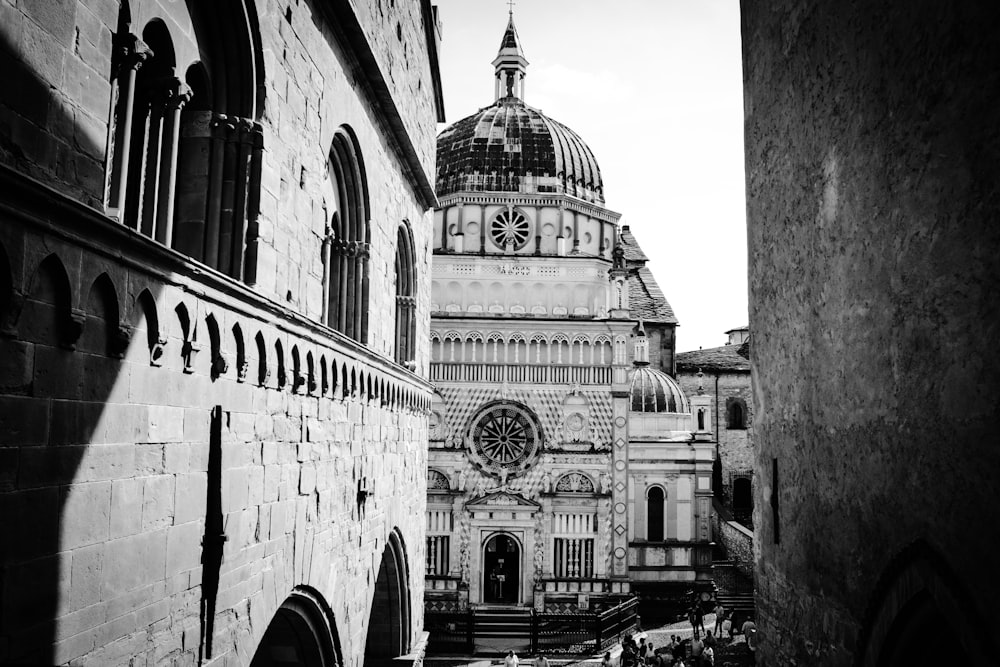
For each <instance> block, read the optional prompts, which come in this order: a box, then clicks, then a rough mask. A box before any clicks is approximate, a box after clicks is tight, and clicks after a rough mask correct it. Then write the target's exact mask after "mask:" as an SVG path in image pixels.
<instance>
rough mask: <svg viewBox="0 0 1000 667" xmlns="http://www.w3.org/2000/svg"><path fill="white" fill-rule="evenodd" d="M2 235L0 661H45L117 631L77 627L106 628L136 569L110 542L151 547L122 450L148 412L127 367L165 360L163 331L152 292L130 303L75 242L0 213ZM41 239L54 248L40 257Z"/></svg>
mask: <svg viewBox="0 0 1000 667" xmlns="http://www.w3.org/2000/svg"><path fill="white" fill-rule="evenodd" d="M0 215H2V218H7V217H8V214H7V212H4V213H2V214H0ZM0 229H2V231H0V274H2V276H0V289H2V290H3V293H2V294H0V307H2V311H0V321H2V323H3V324H2V331H0V360H2V361H0V369H2V373H0V404H2V405H3V409H0V461H2V466H0V468H2V471H3V472H2V473H0V517H2V524H3V526H4V531H5V539H4V540H3V546H2V551H0V564H2V576H3V579H2V586H3V589H2V591H3V596H2V597H3V606H2V608H0V639H2V640H3V641H2V643H3V644H4V645H5V650H6V653H7V655H0V658H3V659H5V660H6V659H9V660H11V661H18V660H21V661H30V662H32V663H38V664H50V663H55V662H61V661H62V660H61V658H60V654H59V652H58V650H57V649H58V647H57V644H58V642H59V641H60V640H63V639H67V638H70V637H73V638H74V640H75V646H74V648H73V650H72V654H73V655H79V654H81V653H85V652H87V651H88V650H91V649H92V648H94V647H96V646H100V645H101V644H102V643H103V642H104V641H105V640H110V639H113V638H110V637H108V638H104V637H101V636H99V635H98V634H97V633H89V634H87V633H74V632H73V627H72V626H73V624H74V623H84V624H90V623H95V622H96V623H100V622H103V620H104V619H105V618H106V616H107V615H108V614H110V613H112V612H111V611H110V610H109V609H108V608H107V607H106V606H102V605H101V604H100V603H101V602H102V601H103V600H107V599H110V598H114V597H117V595H116V592H118V591H121V592H124V591H125V590H127V589H128V588H129V582H130V580H131V578H132V577H135V576H137V575H136V573H134V572H131V571H127V569H128V568H127V566H128V563H129V562H130V561H129V559H127V558H122V557H121V556H122V553H123V551H124V547H125V545H124V544H119V545H117V547H118V548H114V549H108V548H106V545H107V544H113V542H112V541H113V540H115V539H116V538H121V539H122V540H128V541H130V542H134V544H130V545H129V548H134V549H138V550H140V552H143V555H152V554H150V553H145V552H147V551H151V550H153V549H156V548H157V545H156V544H155V542H154V540H152V539H149V537H148V535H149V534H148V533H145V534H144V533H141V532H140V530H141V528H142V527H143V526H142V524H143V523H145V522H146V521H147V520H148V521H150V522H153V523H155V520H154V518H153V517H152V515H151V514H150V515H149V516H147V509H148V508H146V507H145V506H144V505H143V503H142V499H143V496H142V482H141V481H138V480H137V479H136V477H137V476H138V475H140V474H141V473H142V470H141V469H142V468H143V467H144V466H145V465H146V463H145V462H144V461H143V460H142V456H141V454H140V452H139V451H138V450H139V448H138V447H135V446H134V445H133V444H131V443H135V442H138V441H141V440H142V439H143V438H142V437H141V436H140V435H139V432H140V431H141V430H143V429H145V428H146V426H147V424H148V422H149V417H148V414H147V408H146V407H145V406H134V405H126V404H125V402H126V401H127V394H128V391H129V386H128V384H129V383H128V382H127V379H128V371H129V367H130V366H131V365H133V364H141V363H145V365H147V366H149V365H150V363H152V360H153V359H155V358H156V357H158V355H160V354H162V344H161V342H160V341H161V338H160V335H161V334H160V333H159V331H158V325H157V318H156V313H155V306H153V305H152V304H155V301H156V297H155V296H154V295H153V293H151V292H150V291H148V290H144V291H142V292H141V294H140V295H139V297H138V298H137V299H135V301H134V302H132V303H127V304H126V301H127V299H124V298H122V295H123V292H122V290H120V289H119V288H116V285H115V280H113V279H112V277H111V274H109V272H107V271H103V270H101V269H102V267H98V266H87V265H86V264H85V263H83V262H82V261H81V252H80V251H79V250H76V249H73V248H70V247H61V248H60V247H58V245H59V244H58V243H56V242H54V241H53V240H52V239H44V240H41V242H39V241H38V240H37V239H35V238H31V237H29V236H27V235H22V234H20V233H19V232H20V230H19V229H18V227H16V226H13V225H11V224H10V222H9V220H3V221H2V224H0ZM44 246H49V247H53V246H55V248H54V249H55V252H53V253H52V254H49V255H47V256H45V257H39V255H40V254H41V252H40V251H41V248H42V247H44ZM8 249H11V250H8ZM108 269H109V271H111V272H112V273H117V274H118V275H116V276H115V277H116V278H118V279H119V280H121V279H122V278H124V277H125V276H124V271H120V270H119V271H117V272H116V271H114V269H112V268H111V267H108ZM94 273H97V275H96V276H94V275H93V274H94ZM120 284H121V283H120ZM117 443H130V444H117ZM158 454H159V455H160V456H161V457H162V447H161V448H160V451H159V452H158ZM150 474H151V473H150ZM150 527H152V526H150ZM95 615H96V616H97V618H96V619H95V618H94V616H95ZM85 616H90V617H91V618H84V617H85ZM55 619H59V620H58V621H56V620H55ZM84 627H88V626H87V625H84ZM81 634H83V635H84V636H81Z"/></svg>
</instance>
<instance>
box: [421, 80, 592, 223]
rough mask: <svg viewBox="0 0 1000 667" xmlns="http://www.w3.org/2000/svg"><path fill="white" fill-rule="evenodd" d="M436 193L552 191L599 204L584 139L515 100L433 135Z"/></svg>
mask: <svg viewBox="0 0 1000 667" xmlns="http://www.w3.org/2000/svg"><path fill="white" fill-rule="evenodd" d="M437 165H438V167H437V184H436V187H437V194H438V197H442V196H444V195H447V194H450V193H452V192H462V191H467V192H469V191H471V192H554V193H564V194H568V195H572V196H574V197H579V198H580V199H585V200H587V201H592V202H597V203H599V204H603V203H604V185H603V183H602V182H601V170H600V169H599V168H598V166H597V160H596V159H595V158H594V154H593V152H591V150H590V148H589V147H588V146H587V144H585V143H584V142H583V139H581V138H580V136H579V135H578V134H577V133H576V132H574V131H573V130H571V129H569V128H568V127H566V126H565V125H563V124H562V123H559V122H557V121H554V120H552V119H551V118H549V117H548V116H546V115H545V114H543V113H542V112H541V111H539V110H538V109H534V108H532V107H529V106H528V105H526V104H525V103H524V102H522V101H521V100H519V99H518V98H516V97H502V98H500V99H499V100H497V101H496V102H495V103H494V104H493V105H491V106H488V107H486V108H484V109H480V110H479V111H478V112H476V113H474V114H472V115H471V116H468V117H467V118H463V119H462V120H460V121H458V122H457V123H455V124H454V125H452V126H451V127H449V128H447V129H446V130H444V132H442V133H441V134H440V135H439V136H438V143H437Z"/></svg>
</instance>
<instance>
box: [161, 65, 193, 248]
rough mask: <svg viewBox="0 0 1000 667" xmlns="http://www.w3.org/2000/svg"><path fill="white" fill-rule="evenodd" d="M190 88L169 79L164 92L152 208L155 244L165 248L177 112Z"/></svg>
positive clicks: (170, 228) (173, 191) (173, 189)
mask: <svg viewBox="0 0 1000 667" xmlns="http://www.w3.org/2000/svg"><path fill="white" fill-rule="evenodd" d="M191 94H192V93H191V87H190V86H188V85H187V84H186V83H184V82H183V81H181V80H180V79H177V78H175V79H172V80H171V81H170V82H169V83H168V84H167V88H166V90H165V91H164V110H163V111H164V113H163V116H164V119H165V120H167V129H166V131H165V132H164V139H165V141H164V143H163V158H162V161H161V166H160V183H159V187H158V190H159V196H160V197H161V201H160V202H159V203H158V204H157V207H156V240H157V241H159V242H160V243H162V244H163V245H165V246H171V245H173V238H174V205H175V199H176V196H177V153H178V142H179V141H180V136H181V111H182V110H183V109H184V105H185V104H186V103H187V102H188V101H190V99H191Z"/></svg>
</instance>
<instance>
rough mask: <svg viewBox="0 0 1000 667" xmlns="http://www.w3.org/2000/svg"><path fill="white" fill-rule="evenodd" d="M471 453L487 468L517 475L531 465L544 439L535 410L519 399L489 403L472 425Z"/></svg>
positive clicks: (470, 436)
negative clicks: (515, 401) (522, 403)
mask: <svg viewBox="0 0 1000 667" xmlns="http://www.w3.org/2000/svg"><path fill="white" fill-rule="evenodd" d="M468 435H469V453H470V455H471V456H472V458H473V460H474V461H475V462H476V463H477V464H478V465H479V466H480V467H481V468H483V469H484V470H486V471H487V472H489V473H491V474H495V475H499V474H501V471H506V474H511V475H516V474H518V473H519V472H521V471H522V470H524V469H525V468H527V467H528V466H529V465H531V464H532V463H533V462H534V460H535V458H536V456H537V454H538V447H539V443H540V441H541V429H540V428H539V426H538V421H537V419H536V418H535V416H534V414H533V413H532V412H531V411H530V410H528V409H527V408H526V407H524V406H522V405H519V404H517V403H509V402H500V403H494V404H491V405H488V406H486V407H485V408H484V409H482V410H481V411H480V412H479V413H478V414H477V415H476V416H475V418H473V420H472V422H471V424H470V426H469V431H468Z"/></svg>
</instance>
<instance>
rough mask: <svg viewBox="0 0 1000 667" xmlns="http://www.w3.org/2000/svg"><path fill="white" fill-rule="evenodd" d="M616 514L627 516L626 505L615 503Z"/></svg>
mask: <svg viewBox="0 0 1000 667" xmlns="http://www.w3.org/2000/svg"><path fill="white" fill-rule="evenodd" d="M615 514H625V503H615Z"/></svg>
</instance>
